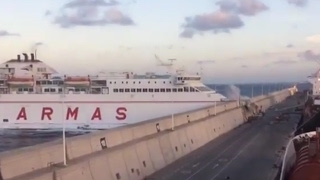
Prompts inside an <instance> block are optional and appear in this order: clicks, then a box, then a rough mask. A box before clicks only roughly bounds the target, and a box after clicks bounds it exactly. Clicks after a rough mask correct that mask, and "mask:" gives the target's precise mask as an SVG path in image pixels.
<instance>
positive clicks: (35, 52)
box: [34, 48, 38, 59]
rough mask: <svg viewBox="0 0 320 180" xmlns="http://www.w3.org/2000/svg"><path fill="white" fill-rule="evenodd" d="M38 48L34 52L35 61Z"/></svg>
mask: <svg viewBox="0 0 320 180" xmlns="http://www.w3.org/2000/svg"><path fill="white" fill-rule="evenodd" d="M37 50H38V49H37V48H36V49H35V50H34V59H37Z"/></svg>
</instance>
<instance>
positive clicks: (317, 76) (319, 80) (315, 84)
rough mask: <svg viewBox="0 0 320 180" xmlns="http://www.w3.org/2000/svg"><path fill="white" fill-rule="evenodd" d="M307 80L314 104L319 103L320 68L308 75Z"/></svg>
mask: <svg viewBox="0 0 320 180" xmlns="http://www.w3.org/2000/svg"><path fill="white" fill-rule="evenodd" d="M308 81H309V82H310V83H311V84H312V93H311V94H310V95H311V97H312V98H313V100H314V104H315V105H320V69H319V70H318V71H317V72H316V73H314V74H312V75H311V76H309V77H308Z"/></svg>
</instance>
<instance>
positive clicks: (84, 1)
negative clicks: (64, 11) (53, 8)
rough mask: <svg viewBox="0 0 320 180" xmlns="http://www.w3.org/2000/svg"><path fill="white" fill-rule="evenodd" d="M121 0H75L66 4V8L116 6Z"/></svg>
mask: <svg viewBox="0 0 320 180" xmlns="http://www.w3.org/2000/svg"><path fill="white" fill-rule="evenodd" d="M118 4H119V2H118V1H116V0H110V1H109V2H106V1H104V0H73V1H70V2H68V3H66V4H65V5H64V7H65V8H78V7H89V6H92V7H96V6H115V5H118Z"/></svg>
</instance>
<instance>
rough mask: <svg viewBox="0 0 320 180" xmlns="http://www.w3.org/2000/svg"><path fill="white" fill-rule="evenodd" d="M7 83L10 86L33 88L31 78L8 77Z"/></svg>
mask: <svg viewBox="0 0 320 180" xmlns="http://www.w3.org/2000/svg"><path fill="white" fill-rule="evenodd" d="M7 83H8V84H10V85H27V86H33V84H34V79H33V77H14V76H13V77H9V78H8V79H7Z"/></svg>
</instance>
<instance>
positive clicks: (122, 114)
mask: <svg viewBox="0 0 320 180" xmlns="http://www.w3.org/2000/svg"><path fill="white" fill-rule="evenodd" d="M116 112H117V116H116V119H117V120H119V121H122V120H125V119H126V118H127V114H126V112H127V108H125V107H118V109H117V111H116Z"/></svg>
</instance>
